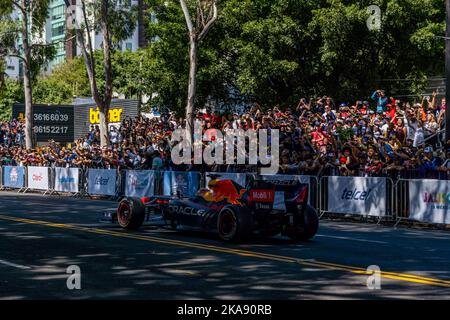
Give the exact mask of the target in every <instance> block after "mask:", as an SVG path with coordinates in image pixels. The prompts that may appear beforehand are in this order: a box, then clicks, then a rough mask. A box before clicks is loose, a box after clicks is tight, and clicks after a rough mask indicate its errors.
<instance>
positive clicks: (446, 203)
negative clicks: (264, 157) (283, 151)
mask: <svg viewBox="0 0 450 320" xmlns="http://www.w3.org/2000/svg"><path fill="white" fill-rule="evenodd" d="M0 174H1V177H0V181H1V183H0V190H5V189H10V190H18V192H28V191H39V192H43V193H44V194H54V193H58V194H61V193H64V194H69V195H71V196H76V197H85V196H106V197H110V198H112V199H120V198H121V197H124V196H126V197H144V196H152V195H165V196H178V197H192V196H195V195H196V193H197V191H198V190H199V189H202V188H206V187H207V185H208V181H209V179H211V177H210V175H211V174H214V175H215V176H218V178H219V179H231V180H233V181H235V182H236V183H238V184H239V185H241V186H243V187H245V186H246V185H247V182H248V181H249V179H250V176H253V177H254V173H217V172H211V173H201V172H176V171H153V170H121V171H119V170H117V169H86V170H84V169H81V168H61V167H54V168H50V167H31V166H30V167H23V166H2V167H1V170H0ZM261 178H262V179H265V180H278V181H279V180H297V181H299V182H301V183H305V184H308V185H309V191H310V192H309V201H308V203H309V204H310V205H311V206H312V207H314V208H315V209H316V210H317V211H318V212H319V214H320V215H324V214H327V213H333V214H342V215H357V216H366V217H375V218H377V219H378V222H380V221H381V220H391V221H397V223H398V222H399V221H401V220H403V219H407V220H414V221H421V222H426V223H437V224H450V181H449V180H443V179H441V180H439V179H403V178H399V179H396V180H394V179H392V178H389V177H353V176H352V177H348V176H323V177H316V176H306V175H270V176H269V175H267V176H265V175H263V176H261Z"/></svg>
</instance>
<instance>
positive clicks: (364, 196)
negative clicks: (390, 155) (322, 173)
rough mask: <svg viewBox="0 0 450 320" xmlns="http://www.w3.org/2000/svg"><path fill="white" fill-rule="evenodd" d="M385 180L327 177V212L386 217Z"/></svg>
mask: <svg viewBox="0 0 450 320" xmlns="http://www.w3.org/2000/svg"><path fill="white" fill-rule="evenodd" d="M386 190H387V189H386V179H385V178H363V177H328V211H329V212H333V213H350V214H360V215H364V216H366V215H368V216H376V217H384V216H386V214H387V212H386V202H387V197H386Z"/></svg>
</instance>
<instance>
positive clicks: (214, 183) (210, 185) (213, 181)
mask: <svg viewBox="0 0 450 320" xmlns="http://www.w3.org/2000/svg"><path fill="white" fill-rule="evenodd" d="M218 187H219V180H218V179H211V180H210V181H209V182H208V189H209V190H212V191H215V190H216V189H217V188H218Z"/></svg>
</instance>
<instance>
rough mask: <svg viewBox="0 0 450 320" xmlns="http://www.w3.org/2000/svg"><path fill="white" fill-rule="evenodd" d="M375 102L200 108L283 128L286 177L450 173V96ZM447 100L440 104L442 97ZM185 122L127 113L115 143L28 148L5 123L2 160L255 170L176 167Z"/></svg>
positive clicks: (214, 123) (214, 119) (233, 122)
mask: <svg viewBox="0 0 450 320" xmlns="http://www.w3.org/2000/svg"><path fill="white" fill-rule="evenodd" d="M369 100H371V101H356V102H354V103H340V104H335V102H334V101H333V99H332V98H331V97H327V96H324V97H317V98H310V99H301V100H300V101H299V103H298V105H295V106H290V107H289V106H288V107H281V106H275V107H273V108H263V107H261V106H260V105H258V104H256V105H255V106H253V107H252V108H251V109H250V110H248V111H247V112H244V113H242V114H238V113H231V112H227V113H223V114H220V113H219V112H211V111H210V110H206V111H204V112H200V111H199V112H197V113H196V115H195V121H197V122H200V123H202V124H203V125H204V129H205V130H207V129H217V130H221V131H222V132H226V131H227V130H228V129H244V130H246V129H255V130H258V129H268V130H269V131H270V130H274V129H278V130H279V132H280V168H279V174H307V175H318V176H321V175H342V176H390V177H393V178H398V177H404V178H420V177H429V178H439V179H448V178H449V177H450V141H448V142H446V141H442V139H441V137H442V136H443V135H441V129H442V128H443V125H444V121H445V116H444V115H445V106H446V101H445V99H437V95H436V94H433V96H432V97H424V98H423V99H422V101H421V102H420V103H415V104H410V103H409V102H401V101H399V100H396V99H394V98H392V97H387V96H386V94H385V92H384V91H382V90H377V91H375V92H374V93H373V95H371V98H370V99H369ZM438 100H439V101H438ZM184 126H185V121H184V120H183V119H182V118H176V117H175V115H174V114H173V113H164V114H161V117H156V118H153V119H149V118H145V117H137V118H134V119H131V118H127V119H125V120H123V121H122V123H121V125H120V126H117V127H113V128H111V130H110V133H109V134H110V136H109V139H110V144H109V146H108V147H103V148H101V147H100V131H99V128H98V126H92V127H91V130H90V132H89V134H88V135H87V136H86V137H84V138H81V139H78V140H77V141H76V142H75V143H74V144H72V145H65V146H63V145H60V144H58V143H55V142H53V141H50V142H49V143H48V144H47V145H46V146H43V147H38V148H36V149H34V150H26V149H25V147H24V124H23V123H21V122H19V121H16V120H13V121H10V122H4V123H2V124H1V130H0V161H1V164H2V165H8V164H10V165H24V166H28V165H37V166H63V167H82V168H120V169H153V170H176V171H213V172H218V171H220V172H249V171H254V170H256V168H255V166H250V165H213V166H207V165H205V164H204V165H174V164H173V163H172V161H171V148H172V147H173V144H172V142H171V136H172V133H173V131H174V130H176V129H178V128H181V127H184Z"/></svg>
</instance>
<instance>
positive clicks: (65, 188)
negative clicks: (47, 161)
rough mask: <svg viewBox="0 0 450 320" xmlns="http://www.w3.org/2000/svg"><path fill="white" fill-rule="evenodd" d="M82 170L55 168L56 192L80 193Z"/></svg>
mask: <svg viewBox="0 0 450 320" xmlns="http://www.w3.org/2000/svg"><path fill="white" fill-rule="evenodd" d="M79 181H80V169H78V168H59V167H57V168H55V191H60V192H75V193H76V192H79Z"/></svg>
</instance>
